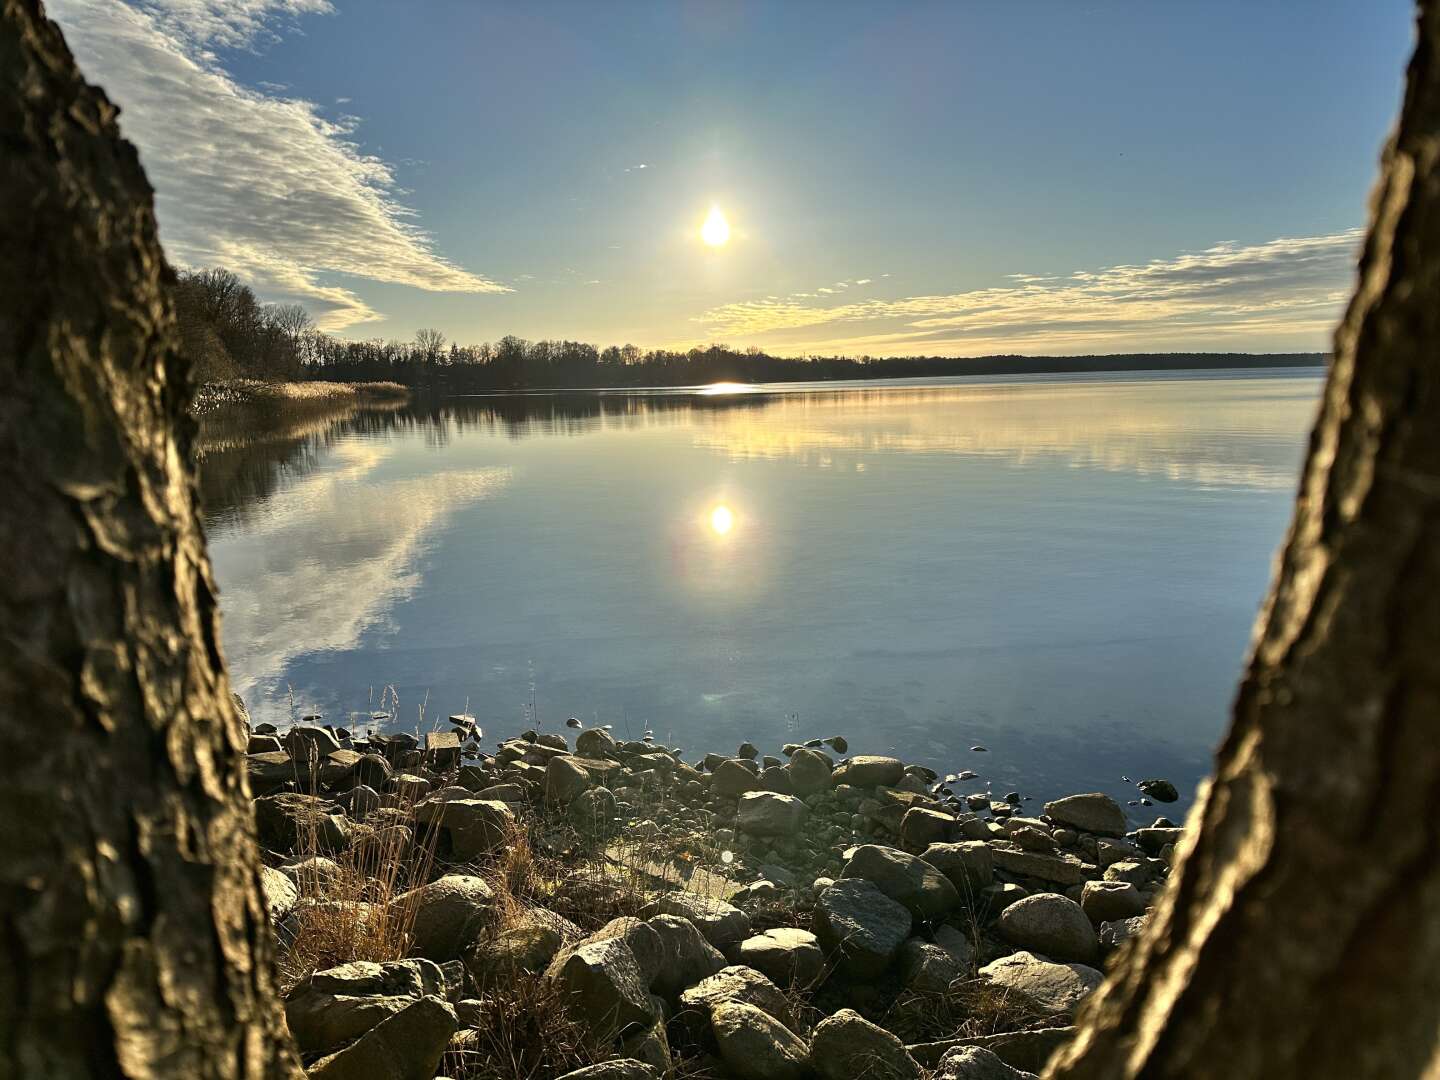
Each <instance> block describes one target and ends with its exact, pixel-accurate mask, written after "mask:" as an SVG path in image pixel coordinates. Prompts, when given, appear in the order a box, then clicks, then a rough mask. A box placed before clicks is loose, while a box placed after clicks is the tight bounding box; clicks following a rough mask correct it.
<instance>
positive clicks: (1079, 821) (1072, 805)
mask: <svg viewBox="0 0 1440 1080" xmlns="http://www.w3.org/2000/svg"><path fill="white" fill-rule="evenodd" d="M1045 815H1046V816H1047V817H1048V818H1050V820H1051V821H1055V822H1058V823H1059V824H1061V825H1070V826H1073V827H1074V828H1077V829H1079V830H1080V831H1081V832H1088V833H1095V834H1097V835H1099V836H1124V835H1125V827H1126V822H1125V808H1124V807H1123V806H1121V805H1120V804H1119V803H1118V802H1116V801H1115V800H1114V799H1112V798H1111V797H1110V796H1109V795H1106V794H1103V793H1102V792H1099V791H1092V792H1089V793H1087V794H1085V795H1067V796H1066V797H1065V798H1063V799H1056V800H1055V801H1054V802H1047V803H1046V804H1045Z"/></svg>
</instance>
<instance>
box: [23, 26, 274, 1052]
mask: <svg viewBox="0 0 1440 1080" xmlns="http://www.w3.org/2000/svg"><path fill="white" fill-rule="evenodd" d="M0 5H3V6H0V499H3V503H4V511H3V514H0V553H3V558H4V566H3V568H0V760H3V761H4V772H5V782H4V784H3V785H0V920H3V923H0V925H3V938H0V1075H3V1076H7V1077H11V1076H13V1077H22V1076H23V1077H75V1076H119V1075H124V1076H127V1077H155V1078H157V1080H158V1078H162V1077H163V1078H179V1077H187V1078H188V1077H216V1078H220V1077H224V1078H238V1077H273V1076H291V1075H297V1074H298V1071H299V1070H298V1067H297V1065H296V1063H295V1059H294V1057H293V1054H292V1050H291V1047H290V1043H289V1036H288V1034H287V1033H286V1031H285V1028H284V1024H283V1021H282V1020H281V1018H280V1014H279V1010H278V1007H277V1004H276V995H275V990H274V986H273V962H272V955H271V953H272V948H273V944H272V941H271V932H270V928H269V925H268V922H267V918H266V913H265V909H264V906H263V904H262V903H261V900H260V892H259V881H258V876H257V875H258V866H259V863H258V857H257V854H256V849H255V845H254V842H253V838H252V836H251V832H252V825H251V823H250V820H251V812H250V806H249V798H248V793H247V789H246V783H245V777H244V773H243V758H242V756H241V755H242V754H243V751H244V746H243V744H242V742H241V738H242V733H241V725H240V722H239V719H238V717H237V715H236V710H235V707H234V705H233V703H232V699H231V695H230V687H229V682H228V680H227V677H226V674H225V666H224V663H223V661H222V659H221V655H220V648H219V641H218V635H217V629H218V628H217V623H216V606H215V593H214V586H213V585H212V583H211V578H210V568H209V562H208V559H207V556H206V553H205V545H204V540H203V537H202V534H201V530H200V525H199V521H198V518H197V516H196V506H195V483H194V477H193V475H192V473H191V470H190V466H189V443H190V438H191V425H190V424H189V422H188V421H187V420H186V413H185V407H186V402H187V400H188V396H189V392H190V387H189V374H188V372H187V370H186V368H185V365H184V364H182V363H181V362H180V360H179V354H178V352H177V348H176V346H177V335H176V332H175V327H174V318H173V313H172V309H171V306H170V300H169V298H168V296H167V291H168V287H169V284H170V282H171V280H172V278H171V272H170V271H169V269H168V268H167V267H166V264H165V261H164V257H163V256H162V254H161V251H160V246H159V243H158V242H157V240H156V234H155V218H154V214H153V210H152V198H151V191H150V188H149V185H148V184H147V183H146V181H145V177H144V174H143V173H142V171H141V169H140V164H139V161H138V160H137V158H136V154H135V150H134V149H133V148H132V147H131V146H130V145H129V144H128V143H126V142H124V141H123V140H122V139H121V138H120V135H119V130H118V128H117V126H116V120H115V117H116V109H115V108H114V106H112V105H111V104H110V103H109V101H107V100H106V98H105V96H104V94H103V93H101V92H100V91H99V90H97V89H95V88H94V87H91V86H88V85H87V84H86V83H85V82H84V80H83V79H82V78H81V77H80V75H79V73H78V71H77V70H76V67H75V63H74V60H73V58H72V57H71V55H70V52H69V50H68V49H67V48H66V46H65V42H64V40H63V39H62V38H61V36H60V32H59V30H58V29H57V28H56V27H55V25H54V24H53V23H51V22H49V21H48V20H47V19H46V18H45V17H44V15H43V12H42V11H41V8H40V5H39V4H38V3H37V2H35V0H0Z"/></svg>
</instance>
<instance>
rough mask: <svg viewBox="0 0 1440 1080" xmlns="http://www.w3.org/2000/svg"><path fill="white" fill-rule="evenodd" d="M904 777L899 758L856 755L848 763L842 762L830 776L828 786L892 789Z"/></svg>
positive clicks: (902, 763) (903, 764)
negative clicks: (843, 785)
mask: <svg viewBox="0 0 1440 1080" xmlns="http://www.w3.org/2000/svg"><path fill="white" fill-rule="evenodd" d="M904 775H905V763H904V762H903V761H901V760H900V759H899V758H893V757H879V756H876V755H873V754H857V755H856V756H855V757H852V758H850V759H849V760H848V761H842V762H841V763H840V764H839V765H838V766H836V768H835V770H834V771H833V772H832V773H831V774H830V784H831V786H832V787H833V786H834V785H836V784H849V785H851V786H852V787H860V788H873V787H894V786H895V785H896V784H898V783H899V782H900V778H901V777H903V776H904Z"/></svg>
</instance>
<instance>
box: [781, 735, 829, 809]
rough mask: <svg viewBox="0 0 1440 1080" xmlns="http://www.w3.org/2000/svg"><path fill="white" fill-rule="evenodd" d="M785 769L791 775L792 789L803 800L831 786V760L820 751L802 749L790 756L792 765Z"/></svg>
mask: <svg viewBox="0 0 1440 1080" xmlns="http://www.w3.org/2000/svg"><path fill="white" fill-rule="evenodd" d="M785 768H786V771H787V772H789V774H790V785H791V787H793V788H794V789H795V794H796V795H799V796H800V797H801V798H802V799H803V798H804V797H805V796H807V795H814V794H816V793H817V792H820V791H824V790H825V789H826V788H828V787H829V786H830V773H831V772H832V771H833V767H832V766H831V764H830V759H829V758H828V757H827V756H826V755H824V754H822V753H821V752H820V751H819V750H810V749H807V748H805V747H801V748H800V749H799V750H796V751H795V752H794V753H793V754H791V755H790V763H789V764H788V765H786V766H785Z"/></svg>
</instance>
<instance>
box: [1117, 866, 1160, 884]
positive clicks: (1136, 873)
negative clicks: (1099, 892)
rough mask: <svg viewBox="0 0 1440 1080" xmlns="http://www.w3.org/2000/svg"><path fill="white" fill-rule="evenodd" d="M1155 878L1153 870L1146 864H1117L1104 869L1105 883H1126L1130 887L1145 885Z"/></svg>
mask: <svg viewBox="0 0 1440 1080" xmlns="http://www.w3.org/2000/svg"><path fill="white" fill-rule="evenodd" d="M1155 876H1156V874H1155V868H1154V867H1153V866H1151V865H1150V864H1149V863H1148V862H1132V861H1128V860H1127V861H1125V862H1117V863H1111V864H1110V865H1109V866H1107V867H1106V868H1105V880H1106V881H1128V882H1129V883H1130V884H1131V885H1145V884H1147V883H1148V882H1149V881H1150V880H1151V879H1152V878H1154V877H1155Z"/></svg>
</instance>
